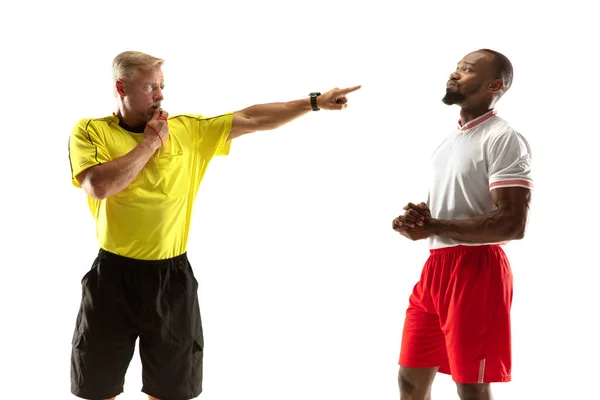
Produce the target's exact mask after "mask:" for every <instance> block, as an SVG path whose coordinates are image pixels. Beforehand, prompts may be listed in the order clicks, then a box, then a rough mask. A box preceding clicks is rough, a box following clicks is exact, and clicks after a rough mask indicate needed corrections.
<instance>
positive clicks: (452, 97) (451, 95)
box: [442, 82, 483, 106]
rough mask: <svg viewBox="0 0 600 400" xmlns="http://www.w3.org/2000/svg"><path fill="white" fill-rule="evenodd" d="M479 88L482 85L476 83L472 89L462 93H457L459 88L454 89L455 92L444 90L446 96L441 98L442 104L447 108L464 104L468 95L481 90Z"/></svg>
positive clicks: (448, 89)
mask: <svg viewBox="0 0 600 400" xmlns="http://www.w3.org/2000/svg"><path fill="white" fill-rule="evenodd" d="M481 86H483V83H482V82H478V83H477V84H476V85H473V87H472V88H470V89H467V90H465V92H464V93H460V92H458V90H460V86H457V87H456V91H453V90H451V89H450V88H446V95H445V96H444V97H443V98H442V102H443V103H444V104H447V105H449V106H451V105H453V104H461V103H464V102H465V101H466V100H467V99H468V98H469V96H470V95H472V94H475V93H477V92H478V91H479V89H481Z"/></svg>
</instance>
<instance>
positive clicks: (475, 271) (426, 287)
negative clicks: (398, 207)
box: [392, 49, 533, 400]
mask: <svg viewBox="0 0 600 400" xmlns="http://www.w3.org/2000/svg"><path fill="white" fill-rule="evenodd" d="M512 77H513V69H512V64H511V62H510V61H509V60H508V58H506V57H505V56H504V55H502V54H500V53H498V52H496V51H493V50H489V49H483V50H478V51H475V52H473V53H470V54H468V55H467V56H465V57H464V58H463V59H462V60H461V61H460V62H459V63H458V66H457V69H456V71H454V72H453V73H452V74H451V75H450V80H449V81H448V83H447V87H446V95H445V96H444V98H443V99H442V101H443V102H444V103H445V104H448V105H453V104H456V105H458V106H460V107H461V111H460V120H459V123H458V127H457V129H456V130H455V131H453V132H451V133H450V134H449V135H448V137H447V138H446V139H445V140H444V141H443V142H442V143H441V144H440V146H439V147H438V148H437V149H436V150H435V152H434V154H433V158H432V163H433V177H432V182H431V187H430V191H429V198H428V200H427V203H420V204H413V203H409V204H408V205H407V206H406V207H404V210H406V212H405V213H404V214H403V215H402V216H400V217H398V218H396V219H394V221H393V222H392V227H393V229H394V230H395V231H397V232H399V233H400V234H401V235H403V236H405V237H407V238H409V239H411V240H421V239H428V240H429V244H430V249H431V250H430V252H431V254H430V257H429V258H428V260H427V262H426V264H425V266H424V268H423V271H422V274H421V278H420V280H419V282H418V283H417V284H416V285H415V287H414V289H413V292H412V294H411V296H410V299H409V306H408V310H407V312H406V318H405V322H404V330H403V334H402V347H401V351H400V359H399V365H400V371H399V376H398V382H399V387H400V396H401V397H400V398H401V399H402V400H408V399H410V400H427V399H430V396H431V385H432V382H433V379H434V377H435V374H436V373H437V372H441V373H445V374H451V376H452V379H453V380H454V381H455V382H456V384H457V386H458V394H459V396H460V398H461V399H463V400H466V399H469V400H483V399H491V398H492V394H491V390H490V383H491V382H508V381H510V380H511V338H510V309H511V302H512V273H511V268H510V264H509V262H508V260H507V258H506V255H505V253H504V252H503V250H502V249H501V247H500V245H501V244H504V243H506V242H508V241H511V240H519V239H522V238H523V236H524V232H525V226H526V224H527V215H528V209H529V202H530V197H531V189H532V188H533V181H532V178H531V168H530V167H531V151H530V148H529V144H528V143H527V141H526V140H525V138H524V137H523V136H522V135H521V134H520V133H518V132H517V131H515V130H514V129H513V128H511V126H510V125H509V124H508V123H507V122H506V121H504V120H503V119H502V118H500V117H499V116H498V115H497V114H496V110H495V109H494V106H495V103H496V102H497V101H498V100H499V99H500V98H501V97H502V95H504V93H506V91H507V90H508V89H509V88H510V85H511V83H512Z"/></svg>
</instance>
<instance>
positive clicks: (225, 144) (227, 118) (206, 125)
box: [197, 112, 233, 156]
mask: <svg viewBox="0 0 600 400" xmlns="http://www.w3.org/2000/svg"><path fill="white" fill-rule="evenodd" d="M198 121H199V129H198V135H197V145H198V148H199V150H200V152H201V153H202V154H206V155H209V156H212V155H215V156H226V155H228V154H229V150H230V148H231V140H228V137H229V133H230V132H231V126H232V124H233V112H230V113H227V114H223V115H220V116H217V117H212V118H206V117H199V118H198Z"/></svg>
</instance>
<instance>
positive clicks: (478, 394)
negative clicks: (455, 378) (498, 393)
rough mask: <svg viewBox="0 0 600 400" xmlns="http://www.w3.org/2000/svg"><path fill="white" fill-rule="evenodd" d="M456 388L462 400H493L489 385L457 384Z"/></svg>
mask: <svg viewBox="0 0 600 400" xmlns="http://www.w3.org/2000/svg"><path fill="white" fill-rule="evenodd" d="M456 387H457V389H458V396H459V397H460V400H493V397H492V388H491V387H490V384H489V383H473V384H464V383H457V384H456Z"/></svg>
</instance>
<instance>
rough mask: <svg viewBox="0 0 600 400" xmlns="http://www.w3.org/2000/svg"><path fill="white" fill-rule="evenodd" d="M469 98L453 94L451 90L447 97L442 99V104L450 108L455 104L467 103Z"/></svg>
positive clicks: (460, 94)
mask: <svg viewBox="0 0 600 400" xmlns="http://www.w3.org/2000/svg"><path fill="white" fill-rule="evenodd" d="M466 98H467V96H465V95H464V94H462V93H457V92H453V91H451V90H446V95H445V96H444V97H443V98H442V102H443V103H444V104H447V105H449V106H451V105H453V104H458V103H462V102H463V101H465V100H466Z"/></svg>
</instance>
